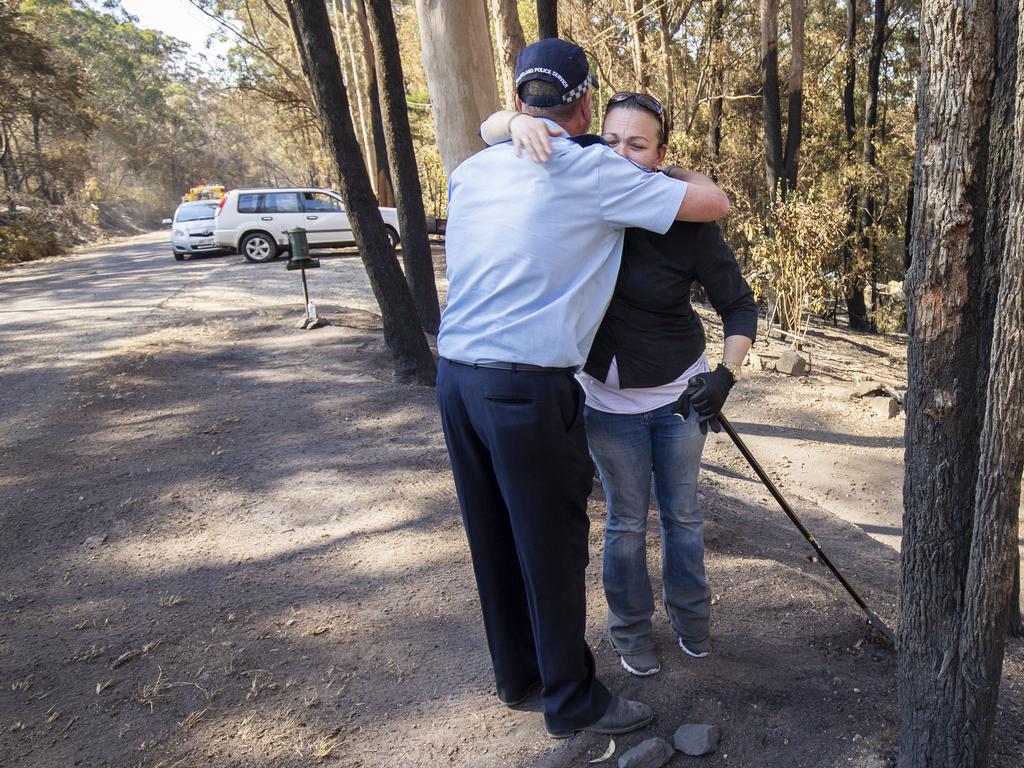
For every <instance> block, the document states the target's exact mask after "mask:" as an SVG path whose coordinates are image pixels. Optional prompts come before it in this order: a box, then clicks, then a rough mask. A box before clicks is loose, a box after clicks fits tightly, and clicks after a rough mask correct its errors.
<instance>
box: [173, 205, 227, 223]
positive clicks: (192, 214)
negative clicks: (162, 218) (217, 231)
mask: <svg viewBox="0 0 1024 768" xmlns="http://www.w3.org/2000/svg"><path fill="white" fill-rule="evenodd" d="M216 210H217V206H216V205H190V206H188V207H187V208H179V209H178V212H177V213H176V214H174V221H175V222H176V223H178V222H182V221H202V220H203V219H212V218H213V213H214V211H216Z"/></svg>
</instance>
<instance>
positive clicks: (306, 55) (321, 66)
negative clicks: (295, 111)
mask: <svg viewBox="0 0 1024 768" xmlns="http://www.w3.org/2000/svg"><path fill="white" fill-rule="evenodd" d="M287 5H288V14H289V16H290V18H291V22H292V28H293V30H294V32H295V39H296V42H297V43H298V47H299V52H300V54H301V58H302V69H303V71H304V72H305V73H306V77H307V78H308V79H309V83H310V90H311V91H312V94H313V101H314V102H315V104H316V109H317V113H318V114H319V116H320V121H321V124H322V126H323V131H324V139H325V141H326V144H327V146H328V148H329V150H330V152H331V155H332V157H333V158H334V161H335V163H336V164H337V168H338V177H339V180H340V181H339V184H338V187H339V191H340V192H341V195H342V197H343V198H344V200H345V208H346V210H347V211H348V215H349V220H350V222H351V224H352V235H353V237H354V238H355V241H356V245H357V246H358V247H359V253H360V255H361V256H362V259H363V264H364V265H365V266H366V272H367V274H368V275H369V278H370V286H371V287H372V289H373V293H374V296H375V297H376V298H377V304H378V305H379V306H380V311H381V318H382V320H383V324H384V340H385V341H386V342H387V345H388V347H389V348H390V349H391V354H392V356H393V358H394V363H395V374H396V375H397V376H398V377H399V378H401V379H413V380H415V381H418V382H419V383H421V384H432V383H433V381H434V377H435V365H434V358H433V355H431V353H430V349H429V348H428V347H427V342H426V338H425V337H424V336H423V333H422V332H421V331H420V324H419V322H418V320H417V317H416V308H415V306H414V304H413V300H412V295H411V294H410V292H409V286H408V285H407V284H406V282H405V279H404V277H403V275H402V270H401V268H400V267H399V266H398V259H397V257H396V256H395V253H394V250H393V249H392V248H391V246H390V245H389V244H388V240H387V234H386V232H385V230H384V222H383V221H382V220H381V217H380V212H379V211H378V210H377V201H376V200H375V199H374V196H373V190H372V189H371V187H370V179H369V177H368V175H367V173H366V168H365V165H363V161H362V157H361V156H360V154H359V144H358V143H357V142H356V135H355V129H354V127H353V125H352V118H351V113H350V111H349V102H348V93H347V92H346V89H345V86H344V84H343V83H342V82H341V78H340V76H339V73H340V71H341V65H340V63H339V62H338V53H337V50H336V49H335V47H334V41H333V39H332V38H331V28H330V23H329V20H328V18H327V7H326V6H325V5H324V0H287Z"/></svg>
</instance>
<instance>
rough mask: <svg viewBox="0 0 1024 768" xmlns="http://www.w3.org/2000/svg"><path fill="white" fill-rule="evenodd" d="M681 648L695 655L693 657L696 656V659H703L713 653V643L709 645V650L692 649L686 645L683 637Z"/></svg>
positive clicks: (690, 654)
mask: <svg viewBox="0 0 1024 768" xmlns="http://www.w3.org/2000/svg"><path fill="white" fill-rule="evenodd" d="M679 648H680V650H682V652H683V653H685V654H686V655H687V656H693V658H695V659H703V658H704V657H705V656H707V655H708V654H709V653H711V645H710V644H709V645H708V650H706V651H691V650H690V649H689V648H687V647H686V643H684V642H683V638H681V637H680V638H679Z"/></svg>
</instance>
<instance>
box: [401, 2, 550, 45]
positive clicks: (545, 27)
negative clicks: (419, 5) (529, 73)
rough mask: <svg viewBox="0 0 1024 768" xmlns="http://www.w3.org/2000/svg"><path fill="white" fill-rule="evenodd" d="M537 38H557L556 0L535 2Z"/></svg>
mask: <svg viewBox="0 0 1024 768" xmlns="http://www.w3.org/2000/svg"><path fill="white" fill-rule="evenodd" d="M417 2H418V0H417ZM537 37H539V38H541V39H544V38H545V37H558V0H537Z"/></svg>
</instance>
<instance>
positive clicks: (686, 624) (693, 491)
mask: <svg viewBox="0 0 1024 768" xmlns="http://www.w3.org/2000/svg"><path fill="white" fill-rule="evenodd" d="M584 417H585V419H586V427H587V440H588V442H589V443H590V452H591V455H592V456H593V457H594V462H595V463H596V464H597V468H598V470H600V473H601V484H602V485H603V486H604V493H605V498H606V500H607V505H608V522H607V524H606V526H605V539H604V591H605V596H606V597H607V598H608V632H609V634H610V635H611V641H612V645H613V646H614V648H615V649H616V650H617V651H618V652H619V653H621V654H624V655H627V656H628V655H630V654H635V653H640V652H643V651H648V650H651V649H652V648H653V647H654V641H653V640H652V638H651V617H652V616H653V615H654V596H653V594H652V592H651V580H650V577H649V576H648V573H647V510H648V507H649V506H650V498H651V472H652V471H653V472H654V491H655V495H656V497H657V500H658V510H659V513H660V514H659V519H660V521H661V570H662V584H663V590H662V598H663V599H664V602H665V610H666V611H667V612H668V617H669V620H670V621H671V622H672V628H673V629H674V630H675V632H676V634H677V635H678V636H679V637H681V638H682V639H683V642H684V643H686V645H687V647H688V648H690V649H691V650H696V651H700V650H705V649H709V648H710V629H709V615H710V604H709V598H710V595H711V593H710V591H709V590H708V585H707V580H706V579H705V577H704V518H703V516H702V514H701V510H700V507H699V505H698V503H697V475H698V473H699V472H700V457H701V453H702V452H703V450H704V441H705V439H706V436H705V435H703V434H701V431H700V427H699V426H698V424H697V418H696V414H693V413H691V415H690V417H689V418H688V419H687V420H686V421H683V420H682V419H680V418H679V417H678V416H676V415H675V414H674V413H673V412H672V404H669V405H665V406H662V407H661V408H657V409H655V410H653V411H647V412H645V413H637V414H616V413H605V412H603V411H598V410H595V409H593V408H589V407H586V408H584Z"/></svg>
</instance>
